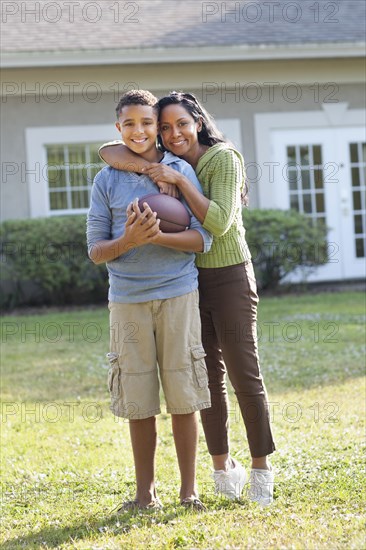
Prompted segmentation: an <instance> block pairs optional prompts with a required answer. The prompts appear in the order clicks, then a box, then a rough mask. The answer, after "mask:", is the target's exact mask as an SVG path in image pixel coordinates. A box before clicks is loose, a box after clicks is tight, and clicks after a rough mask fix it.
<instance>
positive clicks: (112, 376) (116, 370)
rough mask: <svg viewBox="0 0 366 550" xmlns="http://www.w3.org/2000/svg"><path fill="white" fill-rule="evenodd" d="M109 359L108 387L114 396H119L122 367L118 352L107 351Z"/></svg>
mask: <svg viewBox="0 0 366 550" xmlns="http://www.w3.org/2000/svg"><path fill="white" fill-rule="evenodd" d="M107 358H108V361H109V365H110V366H109V371H108V389H109V393H110V394H111V396H112V397H119V395H120V391H121V390H120V381H121V380H120V378H121V374H120V367H119V363H118V353H112V352H111V353H107Z"/></svg>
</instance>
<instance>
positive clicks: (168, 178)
mask: <svg viewBox="0 0 366 550" xmlns="http://www.w3.org/2000/svg"><path fill="white" fill-rule="evenodd" d="M143 174H146V175H147V176H149V178H151V179H152V180H153V182H154V183H156V184H157V185H159V182H161V183H170V184H172V185H177V186H179V183H180V181H181V174H180V172H177V170H174V169H173V168H171V167H170V166H167V165H166V164H160V163H159V162H153V163H152V164H151V165H150V166H149V167H145V168H144V169H143Z"/></svg>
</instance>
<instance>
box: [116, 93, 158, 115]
mask: <svg viewBox="0 0 366 550" xmlns="http://www.w3.org/2000/svg"><path fill="white" fill-rule="evenodd" d="M157 102H158V98H157V97H155V96H154V95H153V94H152V93H151V92H149V91H148V90H130V91H129V92H126V93H125V94H123V96H122V97H121V99H120V100H119V102H118V105H117V107H116V114H117V118H119V117H120V114H121V111H122V109H123V107H125V106H126V105H150V106H151V107H156V105H157Z"/></svg>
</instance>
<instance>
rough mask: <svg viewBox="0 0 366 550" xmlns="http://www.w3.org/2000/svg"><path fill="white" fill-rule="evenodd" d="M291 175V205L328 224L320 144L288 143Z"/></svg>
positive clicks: (289, 171) (313, 218)
mask: <svg viewBox="0 0 366 550" xmlns="http://www.w3.org/2000/svg"><path fill="white" fill-rule="evenodd" d="M287 179H288V182H289V193H290V208H293V209H294V210H297V211H298V212H301V213H303V214H307V215H308V216H310V217H311V218H312V220H313V222H314V223H317V224H325V194H324V178H323V163H322V148H321V146H320V145H291V146H288V147H287Z"/></svg>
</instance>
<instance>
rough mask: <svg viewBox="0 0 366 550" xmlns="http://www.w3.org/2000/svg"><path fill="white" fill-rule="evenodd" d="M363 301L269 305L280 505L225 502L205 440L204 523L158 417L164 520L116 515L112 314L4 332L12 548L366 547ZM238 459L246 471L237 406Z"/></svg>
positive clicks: (121, 468) (39, 320)
mask: <svg viewBox="0 0 366 550" xmlns="http://www.w3.org/2000/svg"><path fill="white" fill-rule="evenodd" d="M364 305H365V304H364V297H363V295H362V294H361V293H356V292H355V293H351V292H347V293H329V294H314V295H300V296H295V295H291V296H286V297H284V296H281V297H279V298H263V299H262V300H261V302H260V318H259V345H260V354H261V363H262V370H263V373H264V376H265V381H266V385H267V389H268V392H269V399H270V403H271V417H272V423H273V430H274V435H275V439H276V445H277V451H276V452H275V453H274V455H273V458H272V462H273V465H274V467H275V470H276V487H275V503H274V504H273V505H272V506H271V507H270V508H266V509H260V508H258V507H257V506H256V505H255V504H253V503H250V502H249V501H248V499H247V498H246V497H245V490H244V494H243V498H242V500H241V501H240V502H234V503H233V502H229V501H226V500H224V499H222V498H220V497H217V496H215V494H214V492H213V484H212V480H211V477H210V474H211V464H210V459H209V455H208V453H207V450H206V447H205V442H204V437H203V435H202V433H201V438H200V450H199V463H198V480H199V485H200V491H201V497H202V500H203V501H204V502H205V504H206V506H207V512H205V513H201V514H196V513H191V512H189V511H185V510H182V509H181V508H180V506H179V502H178V486H179V472H178V467H177V464H176V457H175V451H174V445H173V439H172V435H171V427H170V418H169V416H168V415H166V414H162V415H161V416H160V417H159V420H158V422H159V424H158V426H159V448H158V456H157V479H158V490H159V494H160V497H161V500H162V501H163V503H164V509H163V510H162V511H160V512H155V513H154V512H139V513H136V514H132V513H126V514H124V515H121V516H119V517H117V516H115V515H114V514H113V513H111V511H112V510H113V508H114V507H115V506H117V504H118V503H120V502H121V501H123V500H124V499H126V498H130V497H133V495H134V471H133V460H132V453H131V447H130V442H129V434H128V425H127V423H126V422H125V421H123V420H119V421H116V419H115V418H114V417H113V416H112V414H111V413H110V411H109V397H108V394H107V391H106V374H107V369H106V358H105V354H106V352H107V351H108V313H107V310H106V309H105V308H95V309H92V308H88V309H85V310H76V311H71V312H51V313H48V314H43V315H29V316H8V317H5V318H3V323H2V329H3V332H2V343H3V351H2V361H1V363H2V418H1V432H2V452H1V458H2V461H1V464H2V479H3V487H2V497H3V499H2V500H3V510H2V518H3V519H2V548H4V549H20V548H31V549H32V548H34V549H35V548H62V549H74V548H75V549H95V550H97V549H100V550H102V549H103V550H106V549H120V548H123V549H140V548H141V549H142V548H151V549H155V548H167V549H170V548H199V549H207V548H210V549H211V548H214V549H222V548H225V549H229V550H231V549H237V548H240V549H244V548H245V549H246V548H251V549H267V548H273V549H277V548H286V549H287V548H289V549H303V548H304V549H323V548H324V549H325V548H327V549H328V548H330V549H338V548H339V549H341V548H342V549H347V550H348V549H352V548H353V549H361V548H365V546H366V544H365V540H366V539H365V530H364V523H365V517H364V507H365V489H364V485H365V484H364V464H365V463H364V456H363V454H362V453H363V449H364V435H365V425H364V422H365V383H364V382H365V381H364V374H365V372H364V342H365V331H364V320H365V319H364V313H365V307H364ZM230 415H231V442H232V453H233V455H234V456H235V457H236V458H238V459H240V460H241V461H242V462H243V463H244V464H245V465H246V466H247V467H249V452H248V447H247V443H246V438H245V436H244V429H243V425H242V422H241V420H240V416H239V409H238V407H237V406H235V399H234V397H233V396H231V414H230Z"/></svg>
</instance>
